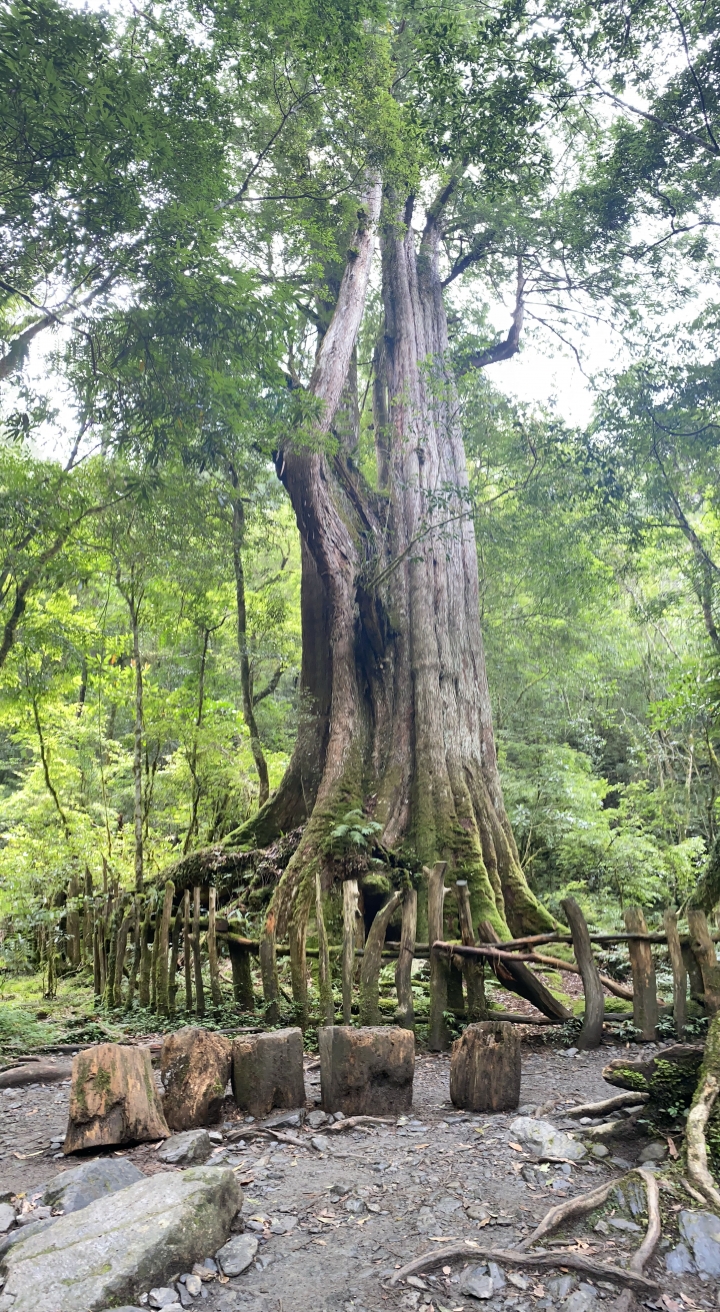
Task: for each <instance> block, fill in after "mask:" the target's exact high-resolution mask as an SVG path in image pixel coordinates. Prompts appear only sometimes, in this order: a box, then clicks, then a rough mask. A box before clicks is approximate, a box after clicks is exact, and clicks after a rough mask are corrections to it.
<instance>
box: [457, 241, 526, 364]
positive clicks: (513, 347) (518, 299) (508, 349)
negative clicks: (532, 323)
mask: <svg viewBox="0 0 720 1312" xmlns="http://www.w3.org/2000/svg"><path fill="white" fill-rule="evenodd" d="M525 282H526V278H525V273H524V271H523V262H522V255H518V257H517V285H516V290H515V309H514V310H513V313H512V323H511V325H510V329H509V331H508V335H507V337H506V338H505V340H504V341H502V342H496V343H495V345H494V346H488V347H487V348H486V349H485V350H484V351H478V352H476V353H475V354H474V355H471V356H470V360H469V364H470V366H471V368H473V369H484V368H485V367H486V366H487V365H489V364H495V363H497V361H498V360H510V359H511V358H512V356H513V355H516V354H517V352H518V351H519V350H520V334H521V332H522V327H523V321H524V319H525V297H524V292H525Z"/></svg>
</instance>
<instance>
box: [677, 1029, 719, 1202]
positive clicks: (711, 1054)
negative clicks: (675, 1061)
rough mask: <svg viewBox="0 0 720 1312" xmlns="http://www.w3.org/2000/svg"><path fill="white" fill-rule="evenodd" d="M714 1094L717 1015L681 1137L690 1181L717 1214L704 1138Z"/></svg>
mask: <svg viewBox="0 0 720 1312" xmlns="http://www.w3.org/2000/svg"><path fill="white" fill-rule="evenodd" d="M718 1092H720V1012H719V1013H718V1014H717V1015H716V1016H714V1017H713V1019H712V1022H711V1024H710V1029H709V1031H708V1038H707V1044H706V1047H705V1056H704V1058H703V1064H702V1066H701V1067H700V1078H699V1080H698V1083H697V1088H696V1090H695V1096H694V1098H693V1101H692V1107H691V1108H690V1111H689V1113H688V1118H687V1131H686V1138H685V1145H686V1150H687V1165H688V1175H689V1177H690V1180H691V1182H692V1184H694V1185H695V1187H696V1189H698V1190H699V1191H700V1193H701V1194H702V1195H703V1197H704V1198H706V1199H707V1201H708V1202H709V1203H710V1205H711V1206H712V1207H714V1208H715V1209H716V1210H717V1211H720V1189H718V1187H717V1185H716V1183H715V1181H714V1179H713V1177H712V1175H711V1173H710V1168H709V1167H708V1152H707V1142H706V1139H705V1128H706V1126H707V1123H708V1120H709V1118H710V1113H711V1112H712V1109H713V1106H714V1104H715V1101H716V1099H717V1096H718Z"/></svg>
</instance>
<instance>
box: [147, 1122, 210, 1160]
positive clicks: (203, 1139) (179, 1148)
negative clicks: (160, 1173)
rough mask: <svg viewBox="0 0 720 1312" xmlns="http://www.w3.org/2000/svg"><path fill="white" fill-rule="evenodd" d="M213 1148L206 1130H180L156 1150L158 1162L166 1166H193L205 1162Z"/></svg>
mask: <svg viewBox="0 0 720 1312" xmlns="http://www.w3.org/2000/svg"><path fill="white" fill-rule="evenodd" d="M221 1142H222V1137H221ZM212 1148H213V1141H212V1139H211V1138H210V1135H209V1134H208V1132H207V1130H182V1131H181V1132H180V1134H173V1135H171V1136H170V1138H169V1139H166V1140H165V1143H164V1144H163V1146H162V1148H159V1149H158V1154H157V1155H158V1160H159V1161H161V1162H167V1164H168V1166H195V1165H198V1164H199V1163H200V1162H206V1161H207V1159H208V1157H209V1156H210V1154H211V1152H212Z"/></svg>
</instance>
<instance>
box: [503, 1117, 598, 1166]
mask: <svg viewBox="0 0 720 1312" xmlns="http://www.w3.org/2000/svg"><path fill="white" fill-rule="evenodd" d="M508 1139H517V1140H519V1142H520V1143H521V1144H522V1145H523V1147H525V1148H530V1149H531V1150H532V1152H534V1153H537V1155H538V1157H567V1158H569V1159H570V1161H572V1162H579V1161H581V1159H582V1158H583V1157H585V1156H586V1150H585V1148H584V1147H583V1145H582V1144H581V1143H578V1142H577V1140H576V1139H571V1138H570V1136H569V1135H568V1134H565V1133H564V1132H563V1131H562V1130H557V1129H556V1128H555V1126H554V1125H553V1124H552V1122H551V1121H536V1120H534V1119H533V1118H532V1117H530V1116H516V1117H515V1120H514V1121H511V1122H510V1128H509V1130H508Z"/></svg>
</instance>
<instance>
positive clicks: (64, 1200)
mask: <svg viewBox="0 0 720 1312" xmlns="http://www.w3.org/2000/svg"><path fill="white" fill-rule="evenodd" d="M144 1179H145V1176H144V1175H143V1173H142V1171H139V1170H138V1168H137V1166H135V1165H134V1164H133V1163H132V1162H128V1161H127V1159H126V1158H124V1157H96V1158H94V1160H93V1161H90V1162H83V1163H82V1165H81V1166H74V1167H73V1168H72V1170H70V1171H61V1172H60V1174H59V1175H57V1176H56V1177H55V1179H54V1180H51V1181H50V1183H49V1184H47V1185H46V1186H45V1189H44V1192H43V1197H42V1200H43V1203H44V1204H45V1205H46V1206H47V1207H55V1208H62V1210H63V1213H64V1214H65V1215H67V1213H68V1212H80V1211H82V1209H83V1208H84V1207H88V1206H89V1204H90V1203H94V1202H95V1200H96V1198H106V1197H107V1196H108V1195H109V1194H115V1193H118V1191H119V1190H120V1189H127V1188H128V1186H129V1185H131V1184H137V1182H138V1180H144Z"/></svg>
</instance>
